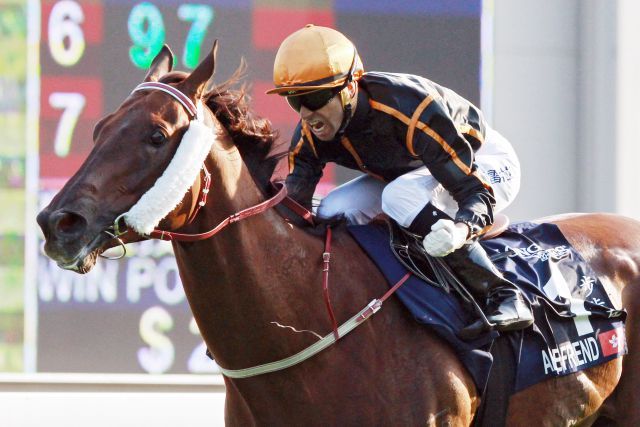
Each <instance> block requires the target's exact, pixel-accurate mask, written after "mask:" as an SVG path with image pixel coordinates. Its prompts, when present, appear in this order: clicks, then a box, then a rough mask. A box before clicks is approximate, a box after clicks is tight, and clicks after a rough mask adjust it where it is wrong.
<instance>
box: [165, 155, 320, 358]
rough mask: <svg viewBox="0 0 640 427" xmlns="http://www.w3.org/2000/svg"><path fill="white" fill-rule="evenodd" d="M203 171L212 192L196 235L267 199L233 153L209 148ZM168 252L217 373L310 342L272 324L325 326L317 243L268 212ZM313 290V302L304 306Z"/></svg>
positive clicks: (197, 223) (281, 354)
mask: <svg viewBox="0 0 640 427" xmlns="http://www.w3.org/2000/svg"><path fill="white" fill-rule="evenodd" d="M208 164H209V167H210V168H211V173H212V178H213V180H212V188H211V191H210V193H209V201H208V204H207V207H206V208H205V209H203V211H202V212H201V213H200V214H199V215H198V216H199V218H197V220H196V221H195V224H194V225H193V227H194V228H197V229H198V230H199V231H203V230H207V229H210V228H212V227H213V226H215V225H216V224H217V223H219V222H220V221H221V220H223V219H224V218H226V217H228V216H229V215H231V214H233V213H236V212H238V211H240V210H242V209H245V208H247V207H250V206H254V205H256V204H258V203H260V202H262V201H264V200H265V197H264V195H263V194H262V192H261V191H260V189H259V188H258V187H257V185H256V184H255V183H254V181H253V179H252V175H251V173H250V172H249V170H248V169H247V167H246V165H245V164H244V162H243V161H242V159H241V157H240V154H239V152H238V150H237V149H236V148H235V147H234V146H232V145H227V146H226V147H223V146H218V147H214V149H213V150H212V156H211V159H210V160H209V162H208ZM193 231H195V230H193ZM174 249H175V253H176V258H177V261H178V265H179V267H180V275H181V278H182V281H183V285H184V288H185V293H186V295H187V298H188V300H189V303H190V305H191V308H192V311H193V313H194V317H195V319H196V321H197V323H198V325H199V327H200V332H201V334H202V336H203V338H204V339H205V342H206V343H207V345H208V347H209V349H210V351H211V352H212V353H213V354H214V357H215V358H216V360H217V361H218V362H219V363H220V364H221V365H222V366H224V367H232V368H234V367H245V366H249V365H253V364H257V363H262V362H264V361H265V360H273V359H274V358H280V357H284V356H287V355H290V354H291V353H292V352H293V351H294V350H296V351H297V350H299V349H300V348H301V346H303V345H308V344H309V343H311V342H313V341H315V339H316V338H315V337H314V336H313V335H312V334H302V335H301V334H296V333H294V332H292V331H291V330H290V329H287V330H285V329H283V328H278V326H277V325H275V324H274V323H272V322H278V323H279V324H281V325H289V326H293V327H295V328H296V329H307V328H305V327H304V326H305V325H315V328H316V329H318V326H325V325H326V314H325V313H324V309H323V305H322V304H323V302H322V298H321V297H320V294H319V293H318V292H317V291H318V290H319V289H321V283H320V275H319V273H318V272H319V271H320V270H319V269H320V263H319V260H320V258H321V252H322V242H321V241H320V239H318V238H313V237H311V236H309V235H308V234H307V233H304V232H302V231H301V230H299V229H298V228H296V227H293V226H291V225H290V224H289V223H287V222H286V221H285V220H284V219H283V218H282V217H280V216H279V215H278V214H277V213H276V212H275V210H274V209H270V210H268V211H266V212H264V213H261V214H258V215H256V216H253V217H250V218H248V219H245V220H243V221H240V222H237V223H234V224H231V225H230V226H229V227H227V228H226V229H224V230H223V231H222V232H220V233H219V234H217V235H215V236H214V237H212V238H210V239H207V240H203V241H199V242H196V243H186V244H183V243H175V244H174ZM309 265H313V266H317V269H314V268H308V266H309ZM314 289H315V294H316V297H317V298H316V297H314V301H310V298H309V295H310V294H313V293H314ZM311 307H314V308H315V309H311ZM310 328H311V327H310ZM310 328H309V329H310ZM318 332H320V333H323V332H326V330H321V331H318ZM303 335H304V336H303ZM263 341H264V342H263ZM267 342H269V343H272V344H275V346H274V345H271V344H268V343H267Z"/></svg>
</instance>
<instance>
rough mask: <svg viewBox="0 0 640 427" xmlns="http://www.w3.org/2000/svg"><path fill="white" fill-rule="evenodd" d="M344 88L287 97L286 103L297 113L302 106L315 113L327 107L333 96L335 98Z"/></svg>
mask: <svg viewBox="0 0 640 427" xmlns="http://www.w3.org/2000/svg"><path fill="white" fill-rule="evenodd" d="M343 88H344V86H342V87H338V88H332V89H321V90H316V91H313V92H309V93H305V94H303V95H289V96H287V97H286V98H287V102H288V103H289V105H290V106H291V108H293V109H294V110H296V111H297V112H298V113H299V112H300V109H301V108H302V106H303V105H304V106H305V107H306V108H307V109H308V110H311V111H317V110H319V109H321V108H322V107H324V106H325V105H327V104H328V103H329V102H330V101H331V100H332V99H333V97H334V96H336V95H337V94H338V93H340V91H341V90H342V89H343Z"/></svg>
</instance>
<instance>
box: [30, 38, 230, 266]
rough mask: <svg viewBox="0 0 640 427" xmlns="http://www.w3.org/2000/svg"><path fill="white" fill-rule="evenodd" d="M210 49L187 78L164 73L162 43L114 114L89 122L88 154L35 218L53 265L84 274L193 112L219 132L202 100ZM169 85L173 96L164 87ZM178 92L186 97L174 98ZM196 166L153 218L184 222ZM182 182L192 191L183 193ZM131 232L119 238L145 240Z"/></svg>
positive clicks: (193, 195) (166, 223)
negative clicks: (174, 197) (172, 200)
mask: <svg viewBox="0 0 640 427" xmlns="http://www.w3.org/2000/svg"><path fill="white" fill-rule="evenodd" d="M216 50H217V42H216V43H215V44H214V46H213V49H212V50H211V52H210V54H209V55H207V57H206V58H205V59H204V60H203V61H202V62H201V63H200V64H199V65H198V67H197V68H196V69H195V70H194V71H193V72H192V73H191V74H190V75H188V76H186V75H185V74H184V73H178V72H171V68H172V63H173V54H172V53H171V50H170V49H169V48H168V47H167V46H164V47H163V48H162V50H161V51H160V53H159V54H158V55H157V56H156V58H155V59H154V61H153V63H152V64H151V67H150V69H149V71H148V73H147V75H146V77H145V79H144V83H143V84H141V85H140V86H138V87H137V88H136V89H135V90H134V91H133V92H132V93H131V94H130V95H129V97H128V98H127V99H126V100H125V101H124V102H123V103H122V104H121V105H120V106H119V107H118V109H117V110H116V111H115V112H113V113H111V114H109V115H107V116H106V117H104V118H103V119H101V120H100V121H99V122H98V123H97V124H96V126H95V128H94V132H93V142H94V147H93V149H92V150H91V152H90V154H89V156H88V158H87V159H86V160H85V162H84V163H83V164H82V166H81V167H80V169H79V170H78V171H77V172H76V174H75V175H73V177H71V179H70V180H69V181H68V182H67V183H66V184H65V186H64V187H63V188H62V190H61V191H60V192H59V193H58V194H57V195H56V196H55V197H54V198H53V200H52V201H51V203H50V204H49V205H48V206H47V207H46V208H45V209H44V210H43V211H42V212H40V213H39V215H38V217H37V221H38V224H39V225H40V227H41V229H42V231H43V233H44V237H45V246H44V249H45V252H46V254H47V255H48V256H49V257H50V258H52V259H53V260H55V261H56V262H57V263H58V265H59V266H60V267H62V268H65V269H69V270H74V271H77V272H80V273H86V272H88V271H89V270H90V269H91V268H92V267H93V266H94V265H95V262H96V259H97V257H98V255H100V254H101V253H102V252H104V251H105V250H106V249H108V248H110V247H113V246H115V245H116V244H117V240H116V239H115V238H114V237H116V236H115V235H116V234H119V233H118V232H117V228H118V225H117V223H118V221H117V219H119V217H120V216H121V215H122V214H124V213H126V212H128V211H130V210H131V208H132V207H133V206H134V205H136V204H137V202H138V201H139V200H140V199H141V197H142V196H143V195H144V194H147V193H148V192H149V190H150V189H152V187H153V186H154V183H156V182H157V181H158V179H159V178H160V176H161V175H162V174H163V171H165V170H166V169H167V167H168V166H169V165H170V163H171V162H172V159H174V156H176V152H177V151H178V148H179V147H180V146H181V145H183V140H184V139H186V138H184V137H185V135H186V134H187V132H188V130H189V128H190V125H191V123H192V119H194V115H196V113H197V110H199V111H200V113H199V114H200V115H201V116H202V117H198V119H199V125H200V126H201V127H202V126H203V124H204V125H205V126H206V128H208V130H209V136H210V137H211V138H215V135H216V134H224V133H225V132H224V129H223V128H222V126H221V125H220V123H219V122H218V120H217V119H216V118H215V116H214V115H213V113H212V112H211V111H210V110H209V109H208V108H206V106H203V104H204V103H203V102H202V98H203V94H204V93H205V88H206V86H207V83H208V82H209V80H210V79H211V77H212V76H213V73H214V68H215V56H216ZM154 84H155V85H157V86H158V87H159V88H160V89H159V90H150V89H156V88H155V87H153V85H154ZM172 88H173V89H175V93H174V94H171V93H169V91H173V89H172ZM167 89H168V90H169V91H168V90H167ZM180 94H182V96H185V97H186V98H187V99H180V97H181V96H180ZM197 106H199V107H197ZM193 109H196V111H192V110H193ZM200 136H202V135H200ZM223 139H224V138H223ZM227 139H228V136H227ZM183 151H184V150H183ZM174 163H175V162H174ZM200 166H201V165H198V166H196V169H197V171H196V172H195V175H196V176H195V181H191V182H189V183H187V186H186V187H187V188H178V189H177V190H175V191H182V193H181V194H180V196H179V200H178V203H176V204H177V206H171V210H170V212H169V213H166V212H165V215H164V216H163V217H162V218H161V219H158V221H160V226H161V227H163V228H164V229H170V230H175V229H179V228H180V227H183V226H184V225H185V224H186V223H187V222H188V221H189V218H190V216H191V214H192V213H193V212H194V210H196V209H197V196H198V193H199V191H200V189H201V178H200V176H201V175H200V173H199V168H200ZM169 178H170V179H171V178H172V177H169ZM183 178H184V177H183ZM189 188H191V191H187V190H188V189H189ZM163 191H164V190H163ZM167 191H168V190H167ZM185 193H186V195H185ZM156 202H157V200H156ZM164 208H166V206H165V207H164ZM125 219H127V218H126V217H125ZM114 224H116V225H115V228H116V230H114ZM152 225H157V222H156V223H155V224H152ZM135 231H137V232H134V230H130V231H127V232H126V233H124V234H123V235H122V236H121V238H122V240H124V241H125V242H133V241H138V240H142V239H144V238H145V237H144V232H141V230H139V229H137V230H135Z"/></svg>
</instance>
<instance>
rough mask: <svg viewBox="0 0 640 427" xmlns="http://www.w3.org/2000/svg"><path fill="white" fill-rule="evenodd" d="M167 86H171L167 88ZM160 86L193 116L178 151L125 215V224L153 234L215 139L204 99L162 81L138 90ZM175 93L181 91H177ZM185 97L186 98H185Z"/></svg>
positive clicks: (185, 190)
mask: <svg viewBox="0 0 640 427" xmlns="http://www.w3.org/2000/svg"><path fill="white" fill-rule="evenodd" d="M165 86H168V87H169V88H170V89H167V88H166V87H165ZM143 89H157V90H161V91H163V92H166V93H168V94H169V95H171V96H172V97H174V98H175V99H177V100H178V101H179V102H180V103H181V104H182V105H183V106H184V107H185V108H186V109H187V111H188V112H190V113H191V114H190V115H191V116H193V120H191V123H190V124H189V129H188V130H187V132H186V133H185V134H184V136H183V137H182V141H181V142H180V145H179V146H178V149H177V151H176V154H175V155H174V156H173V159H171V162H170V163H169V166H167V169H166V170H165V171H164V172H163V174H162V176H160V178H158V180H157V181H156V182H155V184H154V185H153V187H151V188H150V189H149V190H148V191H147V192H146V193H144V194H143V195H142V197H141V198H140V200H138V202H137V203H136V204H135V205H133V206H132V207H131V209H130V210H129V211H128V212H127V213H125V214H124V219H125V221H126V223H127V224H128V225H129V226H131V227H132V228H133V229H134V230H135V231H136V232H137V233H139V234H145V235H146V234H150V233H151V232H152V231H153V230H154V228H156V227H157V226H158V224H159V223H160V221H161V220H162V219H163V218H164V217H166V216H167V215H168V214H169V213H170V212H171V211H173V210H174V209H175V208H176V207H177V206H178V205H179V204H180V202H181V201H182V199H183V198H184V195H185V194H186V193H187V191H188V190H189V188H191V186H192V185H193V183H194V182H195V180H196V178H197V177H198V174H199V172H200V169H201V168H202V165H203V163H204V161H205V159H206V158H207V155H208V154H209V152H210V151H211V145H212V144H213V141H214V139H215V134H214V132H213V130H212V129H211V128H210V127H208V126H207V125H206V124H205V123H204V120H203V118H204V110H203V105H202V102H201V101H199V102H198V106H197V107H196V106H195V105H193V102H191V100H190V99H189V98H187V97H186V96H185V95H184V94H183V93H181V92H179V91H178V90H177V89H176V88H174V87H173V86H169V85H164V84H162V83H157V82H154V83H153V84H149V83H147V84H145V83H143V84H141V85H139V86H138V87H136V89H134V91H136V90H143ZM175 92H178V93H177V94H176V93H175ZM185 98H186V100H185Z"/></svg>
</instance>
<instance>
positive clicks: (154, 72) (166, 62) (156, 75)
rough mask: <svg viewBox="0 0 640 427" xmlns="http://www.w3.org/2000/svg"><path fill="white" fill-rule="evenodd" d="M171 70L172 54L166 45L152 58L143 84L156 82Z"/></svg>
mask: <svg viewBox="0 0 640 427" xmlns="http://www.w3.org/2000/svg"><path fill="white" fill-rule="evenodd" d="M172 68H173V52H171V49H169V46H167V45H166V44H165V45H164V46H162V49H160V52H158V54H157V55H156V57H155V58H153V62H152V63H151V66H150V67H149V71H148V72H147V75H146V77H145V78H144V81H145V82H157V81H158V80H159V79H160V77H162V76H163V75H165V74H167V73H168V72H169V71H171V69H172Z"/></svg>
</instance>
